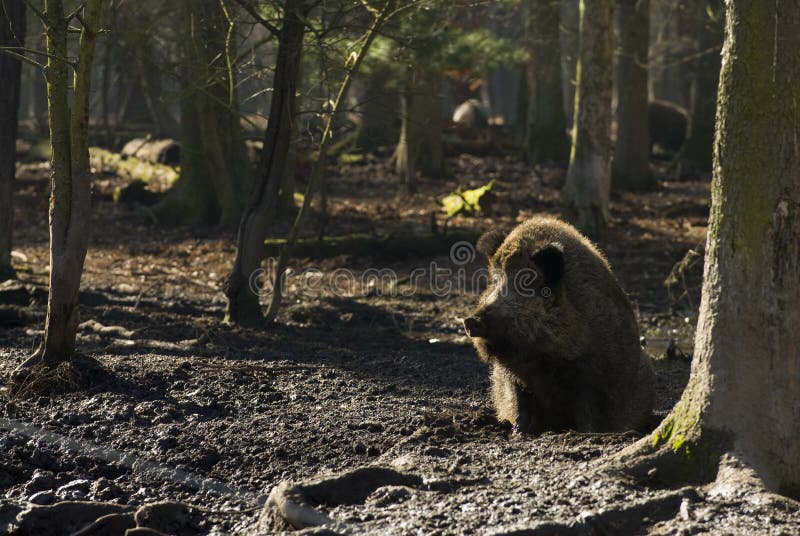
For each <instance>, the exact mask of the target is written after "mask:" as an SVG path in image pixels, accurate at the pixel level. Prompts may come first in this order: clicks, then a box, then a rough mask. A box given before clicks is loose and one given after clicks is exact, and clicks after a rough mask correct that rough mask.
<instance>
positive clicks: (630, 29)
mask: <svg viewBox="0 0 800 536" xmlns="http://www.w3.org/2000/svg"><path fill="white" fill-rule="evenodd" d="M617 17H618V19H617V20H618V23H619V35H620V43H619V47H618V49H617V50H618V51H619V54H618V58H617V140H616V144H615V145H614V161H613V165H612V179H613V181H612V182H613V186H614V189H615V190H616V189H619V190H634V191H641V190H651V189H653V188H654V187H655V185H656V181H655V177H654V176H653V174H652V173H650V134H649V133H648V122H647V103H648V100H649V99H648V94H649V93H648V91H649V90H648V87H649V86H648V80H647V77H648V61H647V54H648V48H649V46H650V0H617Z"/></svg>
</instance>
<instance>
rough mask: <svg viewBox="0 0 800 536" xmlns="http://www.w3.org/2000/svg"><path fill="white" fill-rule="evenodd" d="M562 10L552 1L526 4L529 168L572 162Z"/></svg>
mask: <svg viewBox="0 0 800 536" xmlns="http://www.w3.org/2000/svg"><path fill="white" fill-rule="evenodd" d="M559 9H560V8H559V4H558V2H553V1H552V0H526V3H525V11H526V13H525V45H526V48H527V49H528V51H529V53H530V55H531V64H530V65H529V66H528V67H527V69H526V70H525V73H526V76H527V84H526V89H527V91H528V99H527V101H526V106H525V108H526V110H525V111H526V116H527V117H526V124H527V126H526V129H525V146H524V147H525V160H526V161H527V162H528V163H529V164H538V163H541V162H547V161H556V162H566V161H567V159H568V158H569V139H568V138H567V133H566V130H567V128H566V122H565V118H564V108H563V106H562V103H563V97H564V94H563V92H562V90H561V87H562V86H561V56H560V54H559V34H558V31H559V30H558V27H559Z"/></svg>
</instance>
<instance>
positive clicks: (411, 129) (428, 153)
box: [395, 61, 446, 192]
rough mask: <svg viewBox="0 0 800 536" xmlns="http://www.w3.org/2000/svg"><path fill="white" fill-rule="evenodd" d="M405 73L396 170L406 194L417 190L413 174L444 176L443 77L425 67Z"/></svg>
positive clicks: (437, 71) (434, 70)
mask: <svg viewBox="0 0 800 536" xmlns="http://www.w3.org/2000/svg"><path fill="white" fill-rule="evenodd" d="M415 63H416V65H414V66H413V67H409V68H408V69H407V70H406V80H405V88H404V91H403V97H402V101H403V112H402V119H401V126H400V140H399V141H398V143H397V148H396V150H395V170H396V172H397V174H398V175H400V176H401V177H402V179H403V183H404V184H405V185H406V188H407V189H408V191H410V192H413V191H415V190H416V187H417V186H416V174H417V172H419V173H420V174H421V175H423V176H425V177H429V178H434V179H438V178H442V177H444V176H445V175H446V169H445V162H444V146H443V144H442V98H441V89H442V75H441V72H439V70H437V69H435V68H431V67H428V66H424V65H419V62H418V61H415Z"/></svg>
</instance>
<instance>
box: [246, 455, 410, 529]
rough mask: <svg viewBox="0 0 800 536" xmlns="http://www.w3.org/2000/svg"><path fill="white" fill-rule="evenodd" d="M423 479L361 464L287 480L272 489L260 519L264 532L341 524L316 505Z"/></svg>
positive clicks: (359, 498) (355, 499) (354, 499)
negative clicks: (340, 471) (334, 472)
mask: <svg viewBox="0 0 800 536" xmlns="http://www.w3.org/2000/svg"><path fill="white" fill-rule="evenodd" d="M422 485H423V481H422V478H420V477H419V476H417V475H411V474H407V473H401V472H398V471H395V470H394V469H389V468H386V467H361V468H359V469H356V470H354V471H348V472H346V473H343V474H341V475H337V476H333V477H321V478H316V479H311V480H308V481H305V482H301V483H299V484H295V483H292V482H288V481H284V482H281V483H280V484H279V485H278V486H276V487H275V488H273V490H272V492H271V493H270V495H269V498H268V499H267V503H266V505H265V506H264V510H263V512H262V514H261V519H260V520H259V527H260V528H261V529H262V530H265V531H271V530H286V529H301V528H305V527H314V526H320V525H326V526H330V527H336V526H339V525H340V523H337V522H336V521H335V520H334V519H332V518H330V517H328V516H327V515H325V514H323V513H322V512H320V511H319V510H317V509H316V508H315V506H316V505H325V506H337V505H341V504H359V503H363V502H364V501H366V500H367V497H369V496H370V495H371V494H372V493H373V492H375V490H377V489H378V488H382V487H384V486H409V487H421V486H422Z"/></svg>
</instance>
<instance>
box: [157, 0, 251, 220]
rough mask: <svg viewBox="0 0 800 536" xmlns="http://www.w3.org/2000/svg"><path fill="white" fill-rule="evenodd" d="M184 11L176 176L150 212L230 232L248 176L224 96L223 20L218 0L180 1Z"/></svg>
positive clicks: (234, 115)
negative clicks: (215, 226)
mask: <svg viewBox="0 0 800 536" xmlns="http://www.w3.org/2000/svg"><path fill="white" fill-rule="evenodd" d="M198 5H202V6H203V9H201V10H198V9H197V7H198ZM184 10H185V15H184V17H183V21H184V25H185V26H184V28H183V40H184V43H183V62H184V64H183V69H184V75H183V77H182V82H183V88H182V89H183V91H182V93H183V98H182V100H181V177H180V179H179V180H178V182H177V183H176V184H175V185H174V186H173V188H172V190H171V191H170V192H169V193H168V194H167V196H166V197H165V198H164V199H163V200H162V201H161V203H160V204H159V205H157V206H156V207H155V209H154V211H155V213H156V215H157V216H158V217H159V219H160V220H161V221H164V222H167V223H184V224H206V225H217V224H218V225H221V226H222V227H224V228H228V229H233V228H235V227H236V226H237V224H238V223H239V219H240V217H241V212H242V205H243V204H244V202H243V198H244V191H245V190H246V187H247V186H249V184H250V182H251V177H250V164H249V162H248V160H247V149H246V147H245V144H244V139H243V137H242V129H241V124H240V122H239V114H238V110H237V103H236V99H235V96H234V98H231V96H230V87H231V85H234V86H235V80H233V78H232V77H233V76H234V73H233V72H231V71H230V70H228V69H227V68H226V65H225V63H226V62H225V59H224V58H226V56H227V54H228V53H229V50H228V48H227V39H226V34H227V30H228V28H229V22H228V21H227V20H226V16H225V12H224V11H223V9H222V8H221V7H220V3H219V0H204V1H203V3H201V4H198V3H197V2H196V1H195V0H184ZM228 35H229V34H228Z"/></svg>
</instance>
